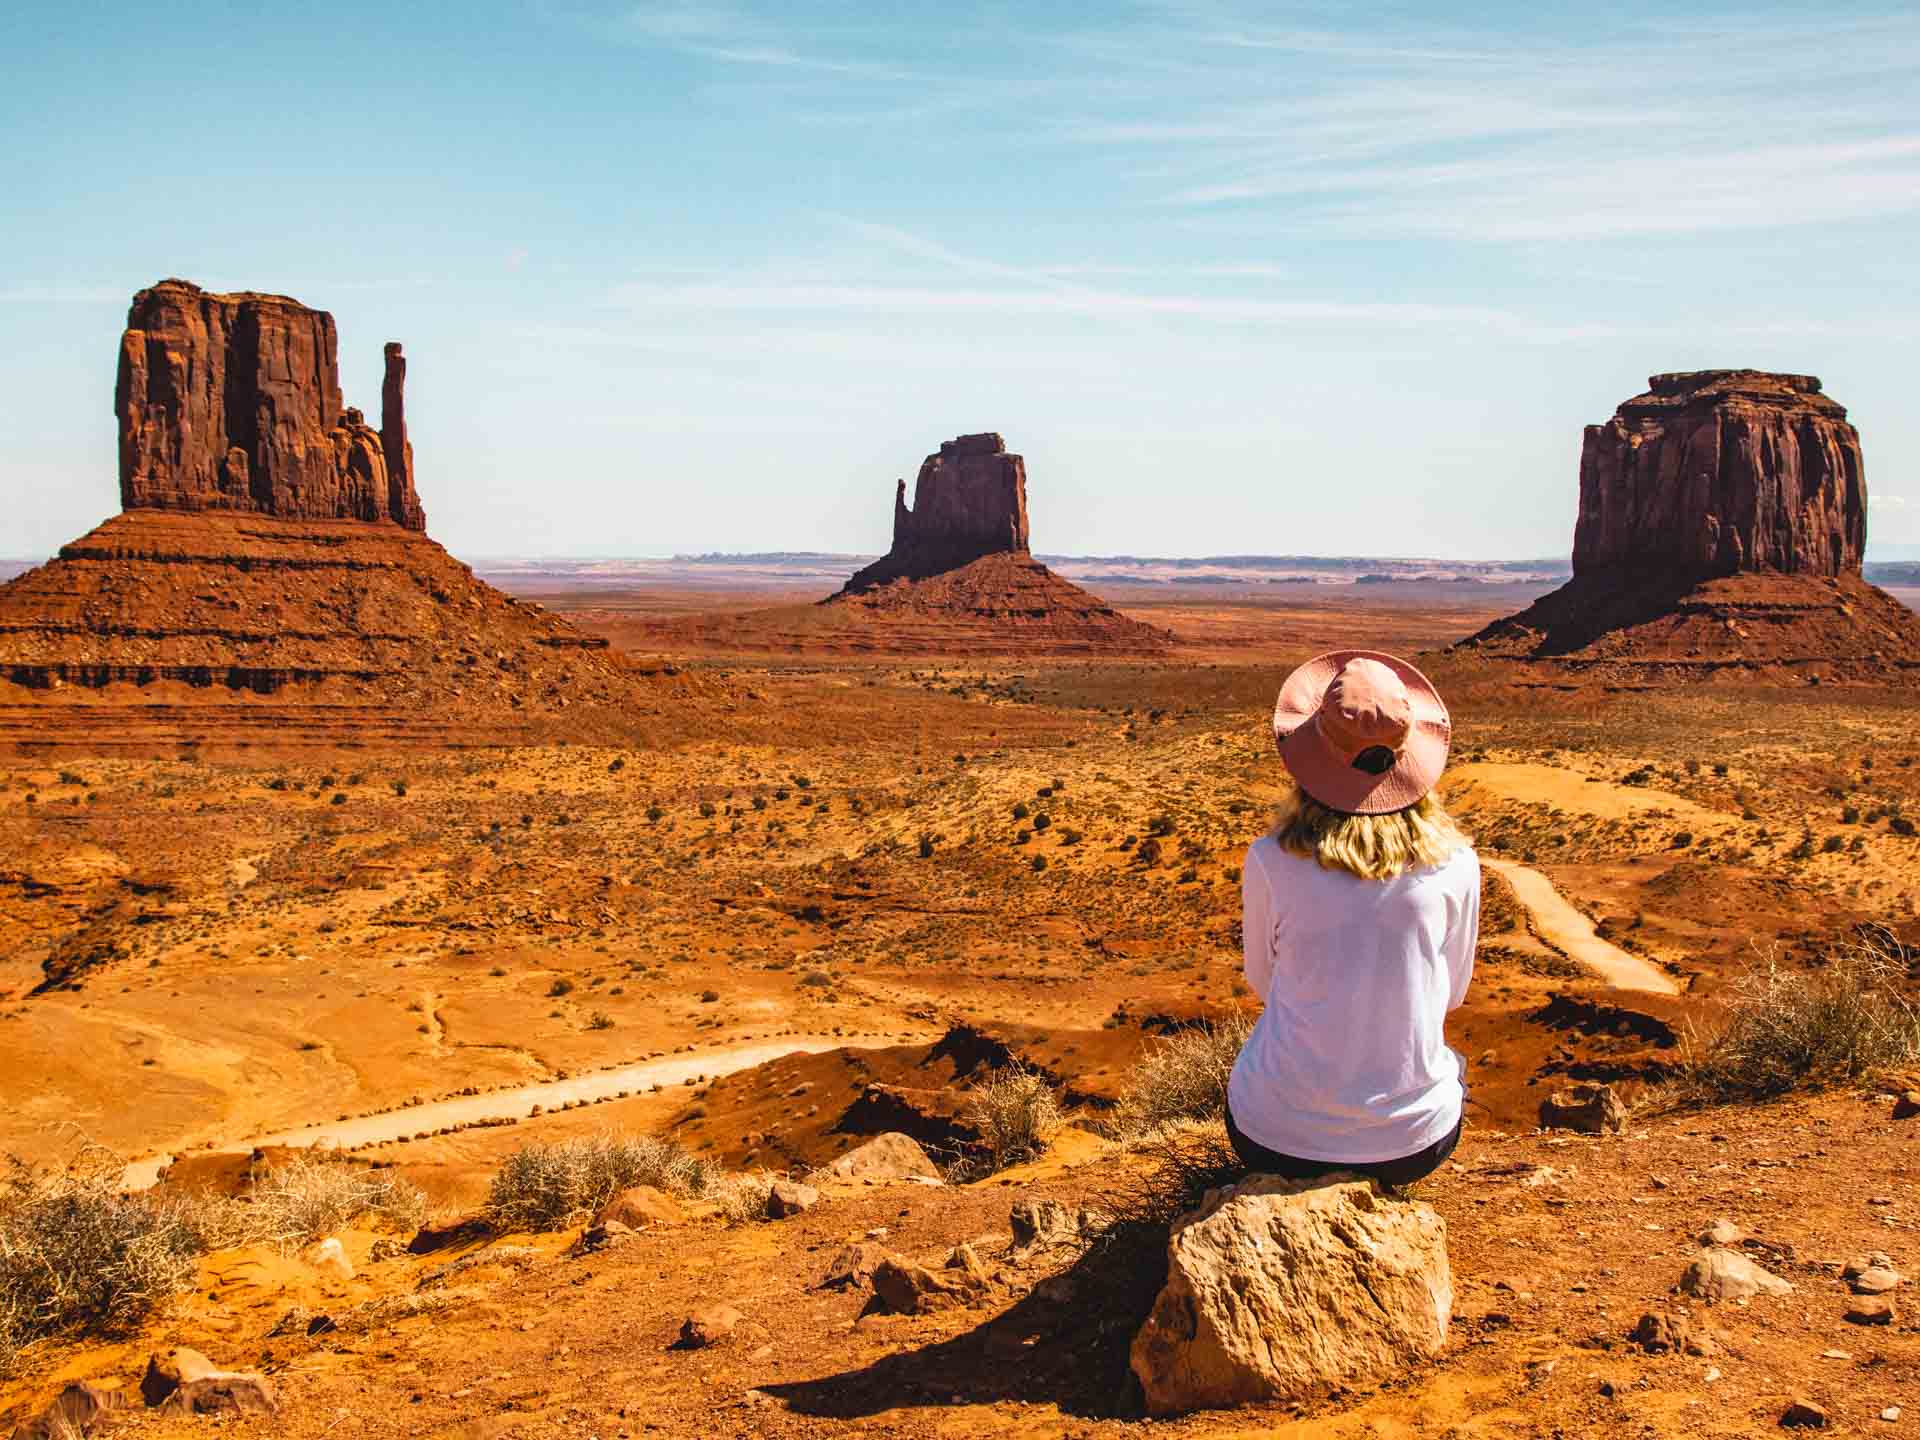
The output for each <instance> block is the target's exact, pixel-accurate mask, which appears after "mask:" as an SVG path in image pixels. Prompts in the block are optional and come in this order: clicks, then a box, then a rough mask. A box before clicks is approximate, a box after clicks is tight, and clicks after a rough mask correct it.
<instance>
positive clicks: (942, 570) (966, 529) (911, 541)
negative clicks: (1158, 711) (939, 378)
mask: <svg viewBox="0 0 1920 1440" xmlns="http://www.w3.org/2000/svg"><path fill="white" fill-rule="evenodd" d="M821 603H822V604H823V605H824V606H828V607H833V608H835V609H837V610H838V611H840V612H841V613H842V614H845V615H851V616H857V617H861V618H862V619H864V620H866V621H867V622H869V624H868V628H869V629H871V630H873V631H875V632H878V633H877V634H876V636H875V641H876V643H880V644H886V643H890V642H891V643H906V642H911V641H913V640H916V639H918V640H920V641H923V642H924V643H926V644H927V645H928V646H929V647H935V646H938V645H943V644H944V645H948V646H951V647H954V648H957V649H965V650H973V651H977V652H983V653H991V652H996V651H1001V652H1030V653H1054V654H1071V653H1094V654H1124V653H1154V652H1158V651H1162V650H1165V649H1166V648H1167V646H1168V645H1169V643H1170V641H1171V639H1172V637H1171V636H1170V635H1169V634H1168V633H1167V632H1166V631H1163V630H1159V629H1156V628H1155V627H1153V626H1151V625H1144V624H1142V623H1141V622H1139V621H1137V620H1132V619H1129V618H1128V617H1127V616H1125V615H1122V614H1121V613H1120V612H1119V611H1118V610H1115V609H1114V608H1113V607H1112V606H1111V605H1108V604H1107V603H1106V602H1105V601H1104V600H1102V599H1100V598H1099V597H1098V596H1096V595H1092V594H1089V593H1088V592H1087V591H1085V590H1082V589H1081V588H1080V587H1079V586H1077V585H1074V584H1071V583H1070V582H1068V581H1066V580H1062V579H1061V578H1060V577H1059V576H1058V575H1055V574H1054V573H1053V572H1052V571H1051V570H1049V569H1048V568H1047V567H1046V566H1045V565H1043V564H1041V563H1040V562H1039V561H1038V560H1036V559H1034V558H1033V554H1032V551H1031V548H1030V532H1029V526H1028V521H1027V465H1026V461H1025V460H1023V459H1022V458H1021V457H1020V456H1018V455H1010V454H1008V453H1007V447H1006V442H1005V441H1004V440H1002V439H1001V438H1000V436H999V435H997V434H993V433H986V434H980V435H962V436H960V437H958V438H957V439H954V440H948V441H945V442H943V443H942V444H941V446H940V448H939V450H937V451H935V452H934V453H933V454H931V455H929V456H927V458H926V459H925V460H924V461H923V462H922V463H921V466H920V473H919V475H918V476H917V477H916V478H915V480H914V487H913V505H912V507H911V508H909V507H908V505H907V482H906V481H905V480H901V481H898V482H897V483H896V486H895V489H894V499H893V545H892V547H891V548H890V549H889V550H888V551H887V553H886V554H885V555H883V556H881V558H880V559H878V560H876V561H874V563H873V564H871V565H869V566H867V567H866V568H865V569H864V570H861V571H859V572H858V573H857V574H855V575H854V576H853V578H852V579H850V580H848V581H847V583H846V584H845V585H844V586H843V587H842V588H841V589H840V590H839V591H838V592H837V593H835V594H834V595H832V596H830V597H829V598H828V599H826V600H824V601H822V602H821Z"/></svg>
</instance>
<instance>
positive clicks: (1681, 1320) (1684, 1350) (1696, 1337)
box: [1627, 1310, 1720, 1356]
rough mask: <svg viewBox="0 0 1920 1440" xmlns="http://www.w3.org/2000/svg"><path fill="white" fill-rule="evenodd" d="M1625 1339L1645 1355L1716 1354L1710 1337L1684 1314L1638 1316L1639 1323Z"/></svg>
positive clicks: (1716, 1347)
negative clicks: (1643, 1351) (1670, 1353)
mask: <svg viewBox="0 0 1920 1440" xmlns="http://www.w3.org/2000/svg"><path fill="white" fill-rule="evenodd" d="M1627 1338H1628V1339H1629V1340H1631V1341H1633V1343H1634V1344H1636V1345H1638V1346H1639V1347H1640V1348H1641V1349H1642V1350H1645V1351H1646V1352H1647V1353H1648V1354H1649V1355H1659V1354H1663V1353H1666V1352H1669V1351H1671V1352H1672V1353H1674V1354H1687V1355H1696V1356H1707V1355H1717V1354H1719V1353H1720V1350H1719V1346H1717V1345H1716V1344H1715V1343H1714V1341H1713V1337H1712V1335H1711V1334H1709V1333H1708V1332H1707V1331H1705V1330H1700V1329H1696V1328H1695V1327H1694V1324H1693V1322H1692V1321H1691V1320H1689V1319H1688V1318H1687V1317H1686V1316H1684V1315H1663V1314H1656V1313H1655V1312H1653V1311H1651V1310H1650V1311H1648V1312H1647V1313H1646V1314H1644V1315H1642V1316H1641V1317H1640V1323H1639V1324H1638V1325H1635V1326H1634V1327H1633V1332H1632V1333H1631V1334H1630V1335H1628V1336H1627Z"/></svg>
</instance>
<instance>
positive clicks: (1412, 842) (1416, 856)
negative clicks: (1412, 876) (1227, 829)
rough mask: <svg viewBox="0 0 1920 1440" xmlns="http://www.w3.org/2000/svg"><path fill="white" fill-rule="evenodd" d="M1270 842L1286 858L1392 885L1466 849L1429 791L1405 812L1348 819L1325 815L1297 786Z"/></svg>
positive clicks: (1282, 805)
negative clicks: (1287, 855)
mask: <svg viewBox="0 0 1920 1440" xmlns="http://www.w3.org/2000/svg"><path fill="white" fill-rule="evenodd" d="M1273 838H1274V839H1275V840H1276V841H1278V842H1279V844H1280V848H1281V849H1282V850H1285V851H1286V852H1287V853H1288V854H1290V855H1298V856H1300V858H1301V859H1303V860H1312V861H1315V862H1316V863H1318V864H1319V866H1320V868H1321V869H1323V870H1345V871H1347V872H1348V873H1350V874H1353V875H1358V876H1359V877H1360V878H1361V879H1362V880H1391V879H1393V878H1394V877H1395V876H1396V875H1401V874H1404V873H1406V872H1407V871H1408V870H1414V869H1422V868H1425V867H1427V866H1432V865H1441V864H1444V863H1445V862H1446V861H1447V860H1449V859H1450V858H1452V856H1453V855H1454V854H1456V853H1457V852H1458V851H1460V850H1462V849H1464V848H1466V846H1467V845H1468V843H1469V841H1468V840H1467V837H1466V836H1465V835H1463V834H1462V833H1461V832H1460V827H1459V826H1457V825H1455V824H1454V823H1453V817H1452V816H1451V815H1449V814H1447V812H1446V809H1445V808H1444V807H1443V806H1442V805H1441V804H1440V801H1439V800H1438V799H1437V798H1435V796H1434V794H1433V792H1432V791H1428V792H1427V793H1426V794H1425V795H1422V796H1421V797H1420V798H1419V799H1418V800H1417V801H1415V802H1414V803H1413V804H1411V805H1409V806H1408V807H1407V808H1406V809H1404V810H1394V811H1390V812H1389V813H1387V814H1385V815H1348V814H1345V813H1343V812H1342V811H1339V810H1329V809H1328V808H1327V807H1326V806H1324V805H1322V804H1321V803H1320V802H1319V801H1318V800H1316V799H1314V798H1313V797H1312V796H1311V795H1309V794H1307V792H1306V791H1304V790H1302V789H1301V788H1300V787H1299V786H1298V785H1296V786H1294V788H1293V792H1292V793H1291V794H1290V795H1288V796H1287V798H1286V799H1285V800H1283V801H1281V802H1280V811H1279V814H1278V815H1277V816H1276V817H1275V819H1274V823H1273Z"/></svg>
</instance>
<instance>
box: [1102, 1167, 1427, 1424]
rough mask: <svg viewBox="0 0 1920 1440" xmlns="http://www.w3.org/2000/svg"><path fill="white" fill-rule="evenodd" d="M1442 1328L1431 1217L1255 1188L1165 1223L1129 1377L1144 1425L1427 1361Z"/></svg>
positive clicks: (1322, 1194)
mask: <svg viewBox="0 0 1920 1440" xmlns="http://www.w3.org/2000/svg"><path fill="white" fill-rule="evenodd" d="M1452 1314H1453V1271H1452V1268H1451V1267H1450V1266H1449V1264H1448V1263H1447V1232H1446V1225H1445V1223H1444V1222H1443V1221H1442V1220H1441V1219H1440V1217H1439V1215H1437V1214H1436V1213H1435V1212H1434V1211H1433V1209H1432V1208H1431V1207H1429V1206H1427V1205H1422V1204H1417V1203H1412V1202H1407V1201H1398V1200H1389V1199H1387V1198H1386V1197H1385V1196H1384V1195H1382V1193H1381V1192H1380V1190H1379V1189H1378V1187H1377V1186H1375V1185H1374V1184H1373V1183H1372V1182H1370V1181H1366V1180H1360V1179H1357V1178H1353V1177H1341V1176H1333V1177H1329V1178H1325V1179H1321V1180H1318V1181H1308V1182H1296V1181H1288V1180H1280V1179H1276V1178H1274V1177H1272V1176H1265V1175H1257V1176H1253V1177H1250V1178H1249V1179H1248V1180H1247V1181H1245V1182H1244V1183H1243V1184H1241V1185H1239V1186H1235V1187H1229V1188H1227V1189H1224V1190H1219V1191H1213V1192H1210V1193H1209V1194H1208V1196H1207V1198H1206V1200H1205V1202H1204V1203H1203V1204H1202V1205H1201V1206H1200V1208H1199V1209H1198V1210H1195V1211H1193V1212H1191V1213H1190V1214H1188V1215H1185V1216H1183V1217H1182V1218H1181V1219H1180V1220H1178V1221H1177V1222H1175V1224H1174V1227H1173V1233H1172V1235H1171V1236H1170V1237H1169V1238H1168V1241H1167V1283H1166V1287H1165V1288H1164V1289H1163V1290H1161V1292H1160V1297H1159V1299H1158V1300H1156V1301H1155V1302H1154V1307H1153V1312H1152V1314H1150V1315H1149V1316H1148V1317H1147V1323H1146V1324H1145V1325H1144V1326H1142V1327H1141V1329H1140V1333H1139V1334H1138V1335H1136V1336H1135V1337H1134V1341H1133V1353H1132V1362H1133V1373H1134V1374H1135V1375H1136V1376H1138V1377H1139V1380H1140V1386H1141V1389H1142V1391H1143V1392H1144V1393H1145V1396H1146V1404H1147V1410H1148V1412H1149V1413H1151V1414H1154V1415H1170V1414H1178V1413H1180V1412H1182V1411H1186V1410H1202V1409H1222V1408H1227V1407H1231V1406H1236V1405H1245V1404H1251V1403H1256V1402H1262V1401H1275V1400H1280V1401H1284V1400H1291V1399H1300V1398H1304V1397H1306V1396H1309V1395H1312V1394H1315V1393H1318V1392H1321V1391H1323V1390H1326V1389H1328V1388H1332V1387H1348V1386H1354V1385H1361V1384H1366V1383H1368V1382H1371V1381H1377V1380H1382V1379H1385V1378H1386V1377H1388V1376H1390V1375H1393V1374H1395V1373H1397V1372H1399V1371H1401V1370H1404V1369H1406V1368H1407V1367H1408V1366H1410V1365H1413V1364H1416V1363H1418V1362H1419V1361H1422V1360H1426V1359H1429V1358H1431V1357H1432V1356H1434V1355H1436V1354H1438V1353H1439V1351H1440V1349H1441V1347H1442V1346H1443V1345H1444V1344H1445V1343H1446V1338H1447V1324H1448V1321H1449V1320H1450V1319H1451V1317H1452Z"/></svg>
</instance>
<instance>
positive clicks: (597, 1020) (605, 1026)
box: [587, 1010, 613, 1030]
mask: <svg viewBox="0 0 1920 1440" xmlns="http://www.w3.org/2000/svg"><path fill="white" fill-rule="evenodd" d="M587 1028H588V1029H589V1030H611V1029H613V1016H611V1015H609V1014H608V1013H607V1012H606V1011H604V1010H596V1011H594V1012H593V1014H592V1015H590V1016H589V1017H588V1018H587Z"/></svg>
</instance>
